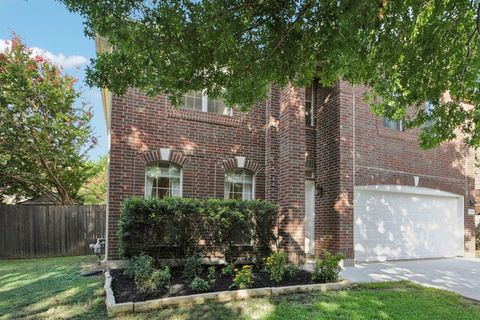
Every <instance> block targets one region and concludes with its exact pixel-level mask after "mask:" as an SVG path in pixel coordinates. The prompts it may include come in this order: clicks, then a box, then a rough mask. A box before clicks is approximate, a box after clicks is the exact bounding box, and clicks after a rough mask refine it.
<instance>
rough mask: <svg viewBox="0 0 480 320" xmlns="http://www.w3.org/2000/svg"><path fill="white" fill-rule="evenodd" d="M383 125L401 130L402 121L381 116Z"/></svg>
mask: <svg viewBox="0 0 480 320" xmlns="http://www.w3.org/2000/svg"><path fill="white" fill-rule="evenodd" d="M383 126H384V127H385V128H389V129H393V130H398V131H403V130H404V128H403V121H402V120H391V119H387V118H383Z"/></svg>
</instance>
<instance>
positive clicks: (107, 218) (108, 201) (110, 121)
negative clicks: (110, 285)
mask: <svg viewBox="0 0 480 320" xmlns="http://www.w3.org/2000/svg"><path fill="white" fill-rule="evenodd" d="M108 98H109V99H108V100H109V101H108V104H109V106H110V112H109V113H108V123H107V141H108V143H107V148H108V151H107V155H108V156H107V201H106V206H105V210H106V216H105V261H106V267H107V271H109V270H110V269H109V259H108V242H109V238H110V237H109V234H108V232H109V228H108V224H109V223H108V220H109V213H110V154H111V127H112V125H111V123H112V110H111V108H112V94H111V93H110V94H109V95H108Z"/></svg>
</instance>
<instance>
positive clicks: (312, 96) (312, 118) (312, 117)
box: [305, 82, 315, 128]
mask: <svg viewBox="0 0 480 320" xmlns="http://www.w3.org/2000/svg"><path fill="white" fill-rule="evenodd" d="M308 87H310V92H311V94H310V99H309V100H308V101H310V110H309V111H310V112H309V114H310V123H309V124H307V121H305V125H307V126H308V127H310V128H311V127H314V126H315V115H314V109H315V82H312V83H311V84H310V85H309V86H306V87H305V120H306V118H307V112H306V111H307V108H306V107H307V103H306V102H307V88H308Z"/></svg>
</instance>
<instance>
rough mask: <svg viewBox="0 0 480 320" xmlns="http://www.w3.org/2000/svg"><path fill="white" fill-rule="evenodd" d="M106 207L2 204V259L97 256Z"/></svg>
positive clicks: (0, 243) (0, 219)
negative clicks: (95, 245)
mask: <svg viewBox="0 0 480 320" xmlns="http://www.w3.org/2000/svg"><path fill="white" fill-rule="evenodd" d="M105 218H106V207H105V206H84V205H69V206H58V205H0V259H13V258H41V257H55V256H76V255H85V254H93V253H92V250H91V249H90V248H89V247H88V245H89V244H90V243H92V242H96V240H97V238H103V237H105Z"/></svg>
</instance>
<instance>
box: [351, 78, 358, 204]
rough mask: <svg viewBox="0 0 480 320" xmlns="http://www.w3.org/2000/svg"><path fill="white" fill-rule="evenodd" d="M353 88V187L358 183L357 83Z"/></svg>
mask: <svg viewBox="0 0 480 320" xmlns="http://www.w3.org/2000/svg"><path fill="white" fill-rule="evenodd" d="M352 88H353V93H352V99H353V101H352V109H353V110H352V113H353V137H352V139H353V188H355V184H356V169H357V168H356V159H357V153H356V142H357V141H356V132H355V131H356V128H355V126H356V122H355V117H356V115H355V99H356V94H355V90H356V87H355V85H352ZM354 196H355V192H354Z"/></svg>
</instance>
